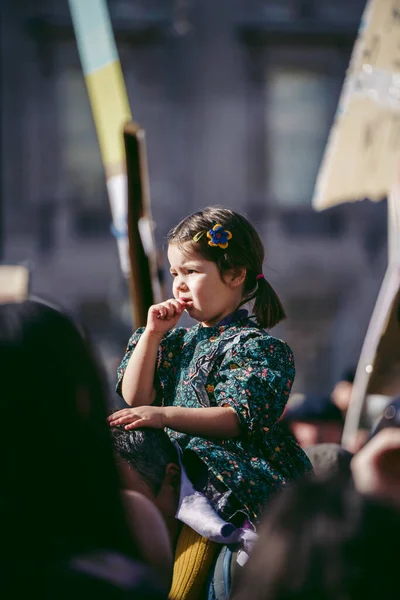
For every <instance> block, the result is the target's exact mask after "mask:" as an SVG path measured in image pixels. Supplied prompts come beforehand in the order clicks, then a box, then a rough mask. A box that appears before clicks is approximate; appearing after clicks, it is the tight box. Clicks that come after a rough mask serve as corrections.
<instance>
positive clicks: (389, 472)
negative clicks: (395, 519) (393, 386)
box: [351, 398, 400, 509]
mask: <svg viewBox="0 0 400 600" xmlns="http://www.w3.org/2000/svg"><path fill="white" fill-rule="evenodd" d="M351 470H352V474H353V479H354V482H355V485H356V487H357V489H358V490H359V491H360V492H362V493H364V494H367V495H370V496H374V497H377V498H380V499H381V500H382V501H386V502H388V503H390V504H392V505H393V506H395V507H397V508H398V509H400V398H395V399H394V400H392V401H391V403H390V404H389V405H388V406H387V407H386V409H385V411H384V413H383V415H382V418H381V419H380V421H379V422H378V424H377V425H376V427H375V429H374V431H373V432H372V434H371V437H370V439H369V441H368V442H367V443H366V444H365V446H364V447H363V448H361V449H360V450H359V451H358V452H357V453H356V454H355V456H354V458H353V459H352V461H351Z"/></svg>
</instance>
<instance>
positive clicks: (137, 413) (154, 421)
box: [108, 406, 165, 429]
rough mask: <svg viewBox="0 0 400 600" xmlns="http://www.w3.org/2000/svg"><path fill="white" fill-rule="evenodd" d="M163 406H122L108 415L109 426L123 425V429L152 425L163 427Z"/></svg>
mask: <svg viewBox="0 0 400 600" xmlns="http://www.w3.org/2000/svg"><path fill="white" fill-rule="evenodd" d="M164 422H165V408H164V407H163V406H138V407H137V408H123V409H122V410H118V411H117V412H115V413H113V414H112V415H110V416H109V417H108V423H109V425H110V426H111V427H115V426H116V425H125V429H137V428H138V427H152V428H153V429H164V427H165V425H164Z"/></svg>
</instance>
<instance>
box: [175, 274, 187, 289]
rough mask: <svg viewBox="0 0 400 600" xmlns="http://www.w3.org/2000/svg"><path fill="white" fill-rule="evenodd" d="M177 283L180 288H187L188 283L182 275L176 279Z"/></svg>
mask: <svg viewBox="0 0 400 600" xmlns="http://www.w3.org/2000/svg"><path fill="white" fill-rule="evenodd" d="M175 285H176V288H177V289H178V290H187V285H186V282H185V280H184V279H182V277H179V278H177V279H175Z"/></svg>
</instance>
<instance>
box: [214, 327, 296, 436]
mask: <svg viewBox="0 0 400 600" xmlns="http://www.w3.org/2000/svg"><path fill="white" fill-rule="evenodd" d="M294 375H295V368H294V359H293V353H292V351H291V349H290V348H289V346H288V345H287V344H286V343H285V342H283V341H281V340H278V339H275V338H271V337H253V338H248V339H245V340H244V341H243V343H241V344H240V345H238V346H236V347H234V348H232V349H231V350H230V351H229V352H227V354H226V355H225V356H224V359H223V361H222V363H221V366H220V369H219V373H218V383H217V385H216V386H215V388H214V398H215V401H216V402H217V404H218V405H219V406H224V405H225V406H227V405H228V406H232V408H234V410H235V411H236V413H237V415H238V417H239V420H240V424H241V427H242V430H243V435H244V436H246V437H248V438H249V437H254V436H256V437H258V436H260V435H263V433H264V432H268V431H269V429H271V427H272V426H273V425H274V424H275V423H276V422H277V420H278V419H279V417H280V416H281V414H282V412H283V410H284V408H285V405H286V403H287V400H288V397H289V393H290V390H291V387H292V383H293V379H294Z"/></svg>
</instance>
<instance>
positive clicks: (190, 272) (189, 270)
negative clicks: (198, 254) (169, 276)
mask: <svg viewBox="0 0 400 600" xmlns="http://www.w3.org/2000/svg"><path fill="white" fill-rule="evenodd" d="M188 273H189V275H191V274H192V273H197V271H195V270H194V269H188Z"/></svg>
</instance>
